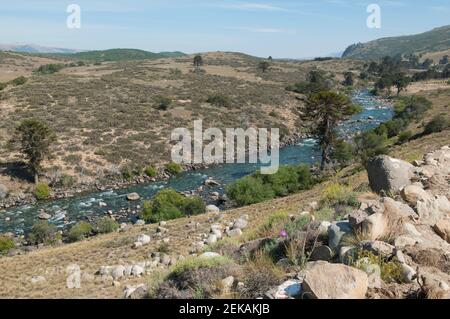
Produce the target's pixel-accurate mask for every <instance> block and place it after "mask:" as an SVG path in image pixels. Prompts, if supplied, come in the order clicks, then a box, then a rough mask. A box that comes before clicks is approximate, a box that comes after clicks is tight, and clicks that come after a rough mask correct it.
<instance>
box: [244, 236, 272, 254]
mask: <svg viewBox="0 0 450 319" xmlns="http://www.w3.org/2000/svg"><path fill="white" fill-rule="evenodd" d="M272 241H273V239H272V238H270V237H267V238H258V239H255V240H252V241H248V242H246V243H243V244H242V245H241V246H240V247H239V254H240V255H242V256H252V255H253V254H254V253H256V252H257V251H259V250H260V249H261V248H263V247H264V246H266V245H267V244H268V243H270V242H272Z"/></svg>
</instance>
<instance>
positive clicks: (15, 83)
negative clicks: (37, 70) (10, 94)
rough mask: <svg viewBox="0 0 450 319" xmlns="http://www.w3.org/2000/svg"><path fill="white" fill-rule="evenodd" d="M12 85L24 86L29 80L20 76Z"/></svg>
mask: <svg viewBox="0 0 450 319" xmlns="http://www.w3.org/2000/svg"><path fill="white" fill-rule="evenodd" d="M11 83H12V84H13V85H15V86H19V85H23V84H25V83H27V78H26V77H24V76H20V77H18V78H15V79H14V80H12V81H11Z"/></svg>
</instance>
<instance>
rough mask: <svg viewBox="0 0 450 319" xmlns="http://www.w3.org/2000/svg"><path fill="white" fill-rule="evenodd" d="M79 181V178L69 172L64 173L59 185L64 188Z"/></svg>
mask: <svg viewBox="0 0 450 319" xmlns="http://www.w3.org/2000/svg"><path fill="white" fill-rule="evenodd" d="M76 183H77V178H76V177H75V176H71V175H68V174H62V175H61V178H60V179H59V181H58V185H59V186H61V187H63V188H70V187H72V186H74V185H75V184H76Z"/></svg>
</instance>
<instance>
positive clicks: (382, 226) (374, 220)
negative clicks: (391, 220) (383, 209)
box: [361, 213, 387, 241]
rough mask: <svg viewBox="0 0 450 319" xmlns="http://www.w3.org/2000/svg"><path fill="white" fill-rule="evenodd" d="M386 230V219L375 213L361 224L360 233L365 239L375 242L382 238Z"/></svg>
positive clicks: (382, 215)
mask: <svg viewBox="0 0 450 319" xmlns="http://www.w3.org/2000/svg"><path fill="white" fill-rule="evenodd" d="M386 229H387V218H386V216H385V215H384V214H382V213H375V214H373V215H370V216H369V217H367V218H366V219H365V220H364V221H363V222H362V223H361V232H362V233H363V234H364V236H365V237H366V238H368V239H369V240H371V241H375V240H377V239H379V238H380V237H382V236H383V234H384V233H385V231H386Z"/></svg>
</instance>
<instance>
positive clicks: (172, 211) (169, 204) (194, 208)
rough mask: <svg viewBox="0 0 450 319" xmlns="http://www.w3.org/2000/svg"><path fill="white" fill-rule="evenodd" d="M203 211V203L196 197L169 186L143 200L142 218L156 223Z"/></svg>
mask: <svg viewBox="0 0 450 319" xmlns="http://www.w3.org/2000/svg"><path fill="white" fill-rule="evenodd" d="M204 212H205V204H204V203H203V201H202V200H201V199H200V198H198V197H184V196H183V195H181V194H180V193H178V192H177V191H175V190H174V189H171V188H166V189H163V190H161V191H160V192H158V193H157V194H156V195H155V196H154V197H153V198H152V199H151V200H150V201H145V202H144V205H143V210H142V218H143V219H144V220H145V221H146V222H150V223H157V222H160V221H163V220H171V219H176V218H181V217H184V216H186V215H188V216H190V215H197V214H202V213H204Z"/></svg>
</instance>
